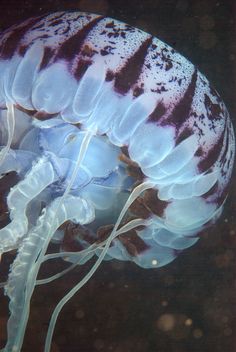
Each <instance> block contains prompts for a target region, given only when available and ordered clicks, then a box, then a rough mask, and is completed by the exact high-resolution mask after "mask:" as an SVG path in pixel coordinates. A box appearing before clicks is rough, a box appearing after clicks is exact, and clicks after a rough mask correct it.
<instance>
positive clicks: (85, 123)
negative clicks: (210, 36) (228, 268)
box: [0, 12, 235, 352]
mask: <svg viewBox="0 0 236 352" xmlns="http://www.w3.org/2000/svg"><path fill="white" fill-rule="evenodd" d="M0 43H1V45H0V71H1V75H0V107H1V111H0V121H1V124H0V141H1V149H0V173H1V176H2V181H3V183H2V184H3V186H2V187H3V191H4V194H5V193H6V194H7V196H6V197H5V198H4V197H3V200H2V201H4V200H5V203H4V206H5V208H6V209H7V213H9V219H8V222H7V223H6V224H4V226H2V228H1V229H0V255H2V254H3V253H5V252H8V251H10V250H12V249H17V255H16V258H15V260H14V262H13V264H12V266H11V270H10V272H9V276H8V280H7V282H6V283H5V284H4V288H5V293H6V294H7V296H8V297H9V300H10V304H9V309H10V317H9V321H8V328H7V329H8V338H7V344H6V346H5V348H4V351H20V350H21V347H22V343H23V339H24V333H25V329H26V324H27V320H28V316H29V308H30V299H31V296H32V293H33V291H34V288H35V286H36V285H37V284H43V283H47V282H51V281H53V280H54V279H57V278H59V277H61V276H62V275H64V274H65V273H66V272H67V271H68V270H70V269H72V268H73V267H75V266H76V265H79V264H83V263H85V262H86V261H88V260H89V259H90V258H91V257H93V256H97V259H96V261H95V264H94V265H93V266H92V268H91V269H90V270H89V272H88V273H87V274H86V275H85V277H84V278H83V279H82V280H81V281H80V282H79V283H78V284H77V285H76V286H75V287H74V288H73V289H72V290H71V291H69V292H68V294H67V295H66V296H65V297H64V298H63V299H62V300H61V301H60V302H59V304H58V305H57V307H56V309H55V311H54V313H53V315H52V319H51V322H50V325H49V329H48V335H47V338H46V344H45V351H46V352H48V351H49V350H50V345H51V339H52V334H53V330H54V327H55V324H56V320H57V317H58V314H59V313H60V311H61V309H62V307H63V306H64V304H65V303H66V302H67V301H68V300H69V299H70V298H71V297H72V296H73V295H74V294H75V293H76V292H77V291H78V290H79V289H80V288H81V287H82V286H83V285H84V284H85V283H86V282H87V281H88V280H89V279H90V277H91V276H92V275H93V273H94V272H95V271H96V269H97V267H98V266H99V265H100V263H101V262H102V260H105V259H106V260H109V259H118V260H127V261H133V262H135V263H136V264H137V265H139V266H141V267H143V268H156V267H161V266H163V265H166V264H168V263H170V262H172V261H173V260H174V259H175V258H176V257H177V256H178V254H179V253H180V252H181V251H183V250H184V249H186V248H188V247H190V246H192V245H193V244H194V243H196V242H197V240H198V235H199V233H200V231H202V229H204V228H205V227H206V226H209V224H210V223H212V222H214V221H216V219H217V218H218V217H219V216H220V214H221V212H222V208H223V205H224V202H225V199H226V196H227V189H228V185H229V182H230V177H231V173H232V168H233V161H234V149H235V146H234V133H233V127H232V124H231V121H230V119H229V115H228V112H227V109H226V107H225V105H224V103H223V102H222V100H221V98H220V97H219V95H218V93H217V92H216V91H215V90H214V89H213V88H212V87H211V86H210V85H209V83H208V81H207V79H206V78H205V77H204V76H203V75H202V74H201V73H200V72H199V71H198V70H197V69H196V68H195V67H194V65H192V64H191V63H190V62H189V61H187V60H186V59H185V58H183V57H182V56H181V55H180V54H178V53H177V52H176V51H175V50H174V49H172V48H170V47H169V46H168V45H166V44H164V43H163V42H161V41H160V40H158V39H156V38H153V37H152V36H151V35H149V34H147V33H144V32H143V31H141V30H139V29H136V28H133V27H131V26H129V25H127V24H124V23H122V22H119V21H116V20H113V19H110V18H104V17H102V16H99V15H93V14H88V13H81V12H57V13H53V14H51V15H45V16H40V17H37V18H33V19H32V18H31V19H29V20H27V21H25V22H23V23H22V24H20V25H17V26H14V27H12V28H10V29H9V30H7V31H6V32H4V33H3V34H1V37H0ZM12 173H14V174H16V175H17V178H16V179H15V183H13V185H10V186H9V184H8V182H7V179H8V178H9V175H11V174H12ZM4 187H5V188H4ZM51 241H54V242H56V243H58V244H59V245H60V249H59V251H58V252H57V253H54V254H47V253H46V252H47V248H48V245H49V243H50V242H51ZM75 248H76V250H75ZM71 250H72V251H73V252H71ZM55 258H63V259H65V260H67V261H70V262H71V263H72V264H71V267H70V269H65V270H64V271H63V272H61V273H58V274H56V275H54V276H52V277H49V278H47V279H44V280H37V275H38V272H39V269H40V266H41V264H42V263H43V262H45V261H47V260H53V259H55Z"/></svg>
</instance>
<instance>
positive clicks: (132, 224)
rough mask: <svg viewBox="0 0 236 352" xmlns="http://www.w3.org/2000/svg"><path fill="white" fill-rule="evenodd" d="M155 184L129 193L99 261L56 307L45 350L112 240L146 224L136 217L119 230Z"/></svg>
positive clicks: (139, 186) (48, 351)
mask: <svg viewBox="0 0 236 352" xmlns="http://www.w3.org/2000/svg"><path fill="white" fill-rule="evenodd" d="M153 186H154V185H153V184H152V183H151V182H144V183H142V184H140V185H138V186H137V187H135V188H134V190H133V191H132V193H131V194H130V195H129V197H128V199H127V201H126V203H125V205H124V207H123V208H122V210H121V212H120V215H119V217H118V219H117V221H116V223H115V226H114V228H113V230H112V232H111V234H110V235H109V237H108V239H107V240H106V244H105V246H104V248H103V249H102V251H101V253H100V255H99V256H98V259H97V261H96V262H95V264H94V265H93V266H92V268H91V269H90V270H89V272H88V273H87V274H86V275H85V276H84V278H83V279H82V280H81V281H80V282H79V283H78V284H77V285H76V286H75V287H73V288H72V289H71V290H70V291H69V292H68V293H67V295H65V296H64V297H63V298H62V300H61V301H60V302H59V303H58V304H57V306H56V308H55V309H54V312H53V314H52V317H51V320H50V324H49V327H48V333H47V337H46V342H45V348H44V352H50V347H51V342H52V336H53V332H54V329H55V325H56V321H57V318H58V315H59V314H60V312H61V310H62V308H63V307H64V305H65V304H66V303H67V302H68V301H69V300H70V299H71V298H72V297H73V296H74V294H75V293H76V292H77V291H78V290H80V289H81V288H82V287H83V286H84V285H85V284H86V283H87V282H88V280H89V279H90V278H91V277H92V276H93V274H94V273H95V271H96V270H97V269H98V267H99V265H100V264H101V262H102V261H103V259H104V257H105V255H106V253H107V251H108V249H109V247H110V245H111V242H112V240H113V239H114V238H115V237H116V236H118V235H119V234H121V233H123V232H126V231H128V230H131V229H133V228H135V227H137V226H140V225H144V224H145V220H143V219H135V220H132V221H130V222H129V223H128V224H126V225H124V226H123V227H122V229H120V230H117V229H118V227H119V225H120V223H121V221H122V219H123V217H124V215H125V213H126V211H127V210H128V208H129V206H130V205H131V204H132V203H133V202H134V201H135V199H137V197H138V196H139V195H140V194H141V193H142V192H144V191H145V190H146V189H149V188H152V187H153Z"/></svg>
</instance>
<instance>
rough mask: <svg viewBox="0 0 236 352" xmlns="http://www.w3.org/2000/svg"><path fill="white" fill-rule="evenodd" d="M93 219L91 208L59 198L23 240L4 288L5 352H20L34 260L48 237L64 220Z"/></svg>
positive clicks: (69, 198) (75, 199) (33, 278)
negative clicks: (7, 300) (6, 300)
mask: <svg viewBox="0 0 236 352" xmlns="http://www.w3.org/2000/svg"><path fill="white" fill-rule="evenodd" d="M59 204H61V205H60V208H58V205H59ZM93 219H94V211H93V207H92V206H91V205H90V204H89V203H88V202H86V201H85V200H83V199H81V198H79V197H74V196H70V195H68V196H67V197H66V198H64V199H63V202H62V203H61V198H56V199H55V200H54V201H53V202H52V203H51V204H50V205H49V206H48V207H47V208H45V209H44V210H43V212H42V215H41V217H40V218H39V219H38V221H37V224H36V226H35V227H34V228H33V229H32V230H31V231H29V233H28V236H27V238H25V239H24V241H23V243H22V245H21V247H20V249H19V254H18V256H17V258H16V260H15V261H14V263H13V265H12V271H11V273H10V275H9V278H8V282H7V285H6V286H5V291H6V293H7V295H8V297H9V298H10V305H9V307H10V311H11V315H10V318H9V320H8V343H7V345H6V346H5V349H4V351H20V349H21V346H22V342H23V337H24V332H25V328H26V324H27V320H28V316H29V305H30V298H31V296H32V293H33V290H34V287H35V282H36V277H37V274H38V270H37V269H38V263H37V258H38V257H39V255H40V251H41V249H42V248H43V246H44V244H45V242H46V240H47V239H48V237H51V234H52V232H54V231H55V230H56V229H57V228H58V227H59V226H60V225H61V224H63V223H64V222H65V221H67V220H73V221H76V222H80V223H82V224H83V223H87V222H90V221H92V220H93ZM52 224H53V228H52Z"/></svg>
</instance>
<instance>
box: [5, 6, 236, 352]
mask: <svg viewBox="0 0 236 352" xmlns="http://www.w3.org/2000/svg"><path fill="white" fill-rule="evenodd" d="M234 4H236V2H235V1H234V0H228V1H227V0H221V1H217V0H205V1H202V0H199V1H197V0H196V1H195V0H192V1H191V0H146V1H139V0H132V1H131V0H129V1H128V0H110V1H109V0H97V1H95V0H81V1H70V0H67V1H66V0H53V1H52V0H47V1H42V0H41V1H33V0H31V1H23V0H0V29H1V30H3V29H5V28H7V27H8V26H10V25H12V24H14V23H16V22H19V21H21V20H23V19H26V18H27V17H29V16H35V15H39V14H43V13H45V12H51V11H58V10H64V9H66V10H69V9H73V10H75V9H77V10H83V11H91V12H96V13H100V14H104V15H107V16H111V17H114V18H116V19H119V20H122V21H124V22H128V23H130V24H133V25H134V26H137V27H139V28H141V29H143V30H145V31H147V32H150V33H152V34H154V35H155V36H157V37H159V38H160V39H162V40H164V41H165V42H167V43H168V44H170V45H171V46H173V47H174V48H175V49H176V50H178V51H179V52H180V53H182V54H183V55H184V56H186V57H187V58H188V59H189V60H190V61H192V62H193V63H194V64H196V65H197V66H198V68H199V69H200V70H201V71H202V72H203V73H204V74H205V75H206V76H207V77H208V79H209V80H210V81H211V82H212V83H213V85H214V86H215V88H216V89H217V90H218V92H219V93H220V94H221V96H222V98H223V99H224V101H225V103H226V105H227V107H228V109H229V111H230V114H231V116H232V119H233V120H234V121H235V122H236V119H235V113H236V103H235V102H236V99H235V94H236V89H235V88H236V87H235V77H236V76H235V75H236V70H235V69H236V44H235V34H236V18H235V17H236V6H235V5H234ZM235 179H236V175H235V174H234V180H235ZM235 185H236V182H235V181H234V184H233V185H232V188H231V192H230V196H229V199H228V201H227V205H226V207H225V211H224V213H223V216H222V217H221V219H220V221H219V222H218V223H217V224H216V225H215V226H214V227H212V228H211V229H209V230H207V231H205V232H204V234H203V236H202V239H201V241H200V242H198V244H197V245H195V246H194V247H192V248H190V249H188V250H186V251H185V252H184V254H183V255H181V256H180V257H179V258H178V259H177V260H175V261H174V262H173V263H171V264H170V265H169V266H167V267H164V268H161V269H153V270H145V269H141V268H139V267H137V266H136V265H135V264H132V263H124V262H117V261H113V262H109V263H107V262H106V263H103V264H102V265H101V266H100V268H99V270H98V271H97V273H96V274H95V275H94V277H93V278H92V279H91V280H90V282H89V283H88V284H87V285H86V287H84V288H83V289H82V290H81V291H80V292H79V293H78V294H77V295H76V296H75V297H74V298H73V299H72V300H71V301H70V302H69V303H68V304H67V305H66V307H65V308H64V309H63V311H62V314H61V315H60V319H59V321H58V323H57V326H56V331H55V334H54V338H53V346H52V352H74V351H79V352H97V351H102V352H110V351H112V352H133V351H135V352H235V351H236V341H235V333H236V329H235V327H236V298H235V297H236V277H235V253H236V251H235V249H236V248H235V247H236V220H235V217H236V212H235V210H236V204H235V197H236V187H235ZM10 260H11V256H10V255H9V256H8V257H6V258H4V261H3V264H2V266H1V268H0V269H1V277H0V280H3V279H5V278H6V275H7V264H8V263H9V261H10ZM64 267H65V264H64V263H63V262H59V261H58V262H56V263H54V264H53V265H50V266H48V267H44V268H43V273H44V274H46V275H49V274H51V273H52V272H55V271H59V270H61V269H62V268H64ZM89 267H90V264H87V265H84V266H83V267H81V268H78V269H77V270H74V271H73V272H72V273H71V274H69V275H67V276H66V277H64V279H61V280H59V281H58V282H54V283H52V284H48V285H46V286H42V287H38V288H37V289H36V292H35V294H34V296H33V299H32V308H31V317H30V321H29V324H28V329H27V335H26V339H25V344H24V347H23V352H31V351H34V352H41V351H43V345H44V338H45V334H46V331H47V326H48V319H49V317H50V314H51V312H52V309H53V307H54V306H55V303H56V302H57V301H58V300H59V299H60V298H61V297H62V296H63V295H64V294H65V292H67V290H68V289H69V288H71V287H72V286H73V285H74V284H75V283H76V282H77V281H79V280H80V279H81V277H82V276H83V275H84V274H85V273H86V272H87V270H88V268H89ZM7 314H8V308H7V300H6V298H4V296H3V294H2V290H1V292H0V344H1V346H3V344H4V339H5V334H6V331H5V324H6V318H7Z"/></svg>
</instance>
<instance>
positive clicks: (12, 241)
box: [0, 157, 56, 253]
mask: <svg viewBox="0 0 236 352" xmlns="http://www.w3.org/2000/svg"><path fill="white" fill-rule="evenodd" d="M55 180H56V176H55V174H54V171H53V168H52V165H51V163H50V162H49V161H47V159H46V158H44V157H43V158H41V159H39V160H38V162H37V163H36V164H35V165H34V166H33V167H32V169H31V170H30V171H29V173H28V174H27V175H26V177H25V178H24V179H23V180H22V181H20V182H19V183H18V184H17V185H16V186H14V187H13V188H12V189H11V191H10V192H9V194H8V197H7V204H8V209H9V211H10V217H11V222H10V223H9V224H8V225H7V226H5V227H4V228H2V229H1V230H0V253H1V252H2V253H3V252H6V251H9V250H12V249H14V248H15V247H16V246H17V244H18V241H19V240H20V239H21V238H22V237H23V236H24V235H25V234H26V232H27V230H28V219H27V216H26V209H27V206H28V204H29V202H30V201H31V200H32V199H34V198H35V197H36V196H37V195H38V194H39V193H40V192H42V191H43V190H44V189H45V188H46V187H47V186H48V185H50V184H51V183H53V182H54V181H55Z"/></svg>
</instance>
